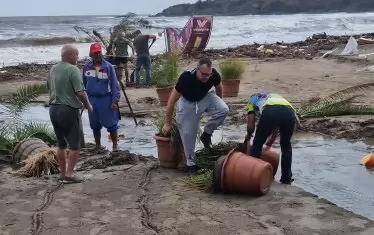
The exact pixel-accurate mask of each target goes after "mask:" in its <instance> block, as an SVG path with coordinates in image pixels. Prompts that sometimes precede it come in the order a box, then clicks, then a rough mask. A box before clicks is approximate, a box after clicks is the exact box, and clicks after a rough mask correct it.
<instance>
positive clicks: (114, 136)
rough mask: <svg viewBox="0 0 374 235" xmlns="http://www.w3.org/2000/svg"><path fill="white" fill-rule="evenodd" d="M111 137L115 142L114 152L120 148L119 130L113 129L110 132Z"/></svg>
mask: <svg viewBox="0 0 374 235" xmlns="http://www.w3.org/2000/svg"><path fill="white" fill-rule="evenodd" d="M110 138H111V139H112V143H113V152H115V151H117V150H118V132H117V131H113V132H111V133H110Z"/></svg>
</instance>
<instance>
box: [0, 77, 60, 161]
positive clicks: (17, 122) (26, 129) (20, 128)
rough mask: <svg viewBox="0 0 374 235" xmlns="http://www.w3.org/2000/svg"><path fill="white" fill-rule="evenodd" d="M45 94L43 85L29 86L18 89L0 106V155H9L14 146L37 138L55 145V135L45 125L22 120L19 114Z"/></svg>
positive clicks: (45, 89)
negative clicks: (0, 118)
mask: <svg viewBox="0 0 374 235" xmlns="http://www.w3.org/2000/svg"><path fill="white" fill-rule="evenodd" d="M46 92H47V87H46V85H45V84H31V85H26V86H23V87H21V88H19V89H18V90H17V91H16V93H15V94H13V95H12V96H11V97H9V98H7V102H6V103H5V104H4V105H1V106H0V112H2V114H3V115H2V117H3V118H4V119H3V120H1V121H2V122H1V123H0V154H10V153H11V152H12V150H13V148H14V146H15V145H16V144H17V143H18V142H20V141H22V140H24V139H27V138H31V137H34V138H39V139H41V140H43V141H44V142H46V143H48V144H55V143H56V135H55V133H54V131H53V129H52V128H51V127H50V126H49V125H48V124H47V123H42V122H36V121H25V120H22V119H21V118H20V117H21V115H20V114H21V113H22V112H23V111H25V108H26V107H27V106H28V105H29V104H30V103H31V102H32V101H34V100H35V99H36V98H37V97H39V96H40V95H43V94H45V93H46Z"/></svg>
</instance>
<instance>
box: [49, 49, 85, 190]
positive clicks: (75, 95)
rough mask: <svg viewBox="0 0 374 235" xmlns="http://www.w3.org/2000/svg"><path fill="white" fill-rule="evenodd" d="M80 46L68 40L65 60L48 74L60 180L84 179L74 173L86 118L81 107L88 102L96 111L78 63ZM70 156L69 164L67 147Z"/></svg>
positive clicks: (51, 115) (77, 180) (74, 181)
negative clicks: (81, 111) (82, 120)
mask: <svg viewBox="0 0 374 235" xmlns="http://www.w3.org/2000/svg"><path fill="white" fill-rule="evenodd" d="M78 55H79V52H78V49H77V47H76V46H74V45H71V44H68V45H65V46H63V48H62V50H61V62H60V63H58V64H56V65H54V66H53V67H52V68H51V70H50V72H49V76H48V80H47V87H48V90H49V105H50V109H49V116H50V119H51V122H52V125H53V129H54V131H55V133H56V137H57V147H58V149H57V157H58V162H59V166H60V172H61V173H60V177H59V181H60V182H63V183H80V182H82V180H83V179H81V178H79V177H77V176H75V175H73V174H74V167H75V165H76V163H77V161H78V157H79V152H80V148H81V146H80V145H81V137H82V136H81V133H80V130H81V129H82V126H81V125H82V122H81V115H80V110H81V109H82V106H84V107H85V108H86V109H87V110H88V112H92V106H91V104H90V102H89V101H88V98H87V94H86V92H85V89H84V86H83V81H82V75H81V72H80V70H79V69H78V67H77V66H76V64H77V62H78ZM67 148H69V159H68V164H67V165H66V151H65V150H66V149H67Z"/></svg>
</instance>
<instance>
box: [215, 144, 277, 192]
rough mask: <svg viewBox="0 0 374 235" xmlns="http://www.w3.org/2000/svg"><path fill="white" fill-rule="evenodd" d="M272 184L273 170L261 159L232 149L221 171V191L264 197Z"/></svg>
mask: <svg viewBox="0 0 374 235" xmlns="http://www.w3.org/2000/svg"><path fill="white" fill-rule="evenodd" d="M272 182H273V168H272V167H271V165H270V164H269V163H267V162H265V161H263V160H261V159H258V158H253V157H250V156H248V155H246V154H245V153H241V152H239V151H236V149H233V150H231V151H230V152H229V154H228V155H227V156H226V159H225V161H224V162H223V165H222V171H221V191H222V192H232V193H234V192H235V193H250V194H256V195H265V194H266V193H267V192H268V191H269V189H270V186H271V184H272Z"/></svg>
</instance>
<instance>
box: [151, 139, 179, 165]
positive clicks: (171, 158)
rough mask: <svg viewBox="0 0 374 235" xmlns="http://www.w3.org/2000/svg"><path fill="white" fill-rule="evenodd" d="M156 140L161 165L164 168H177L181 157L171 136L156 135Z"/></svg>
mask: <svg viewBox="0 0 374 235" xmlns="http://www.w3.org/2000/svg"><path fill="white" fill-rule="evenodd" d="M153 138H154V139H155V140H156V145H157V154H158V160H159V162H160V166H161V167H164V168H177V166H178V164H179V161H180V157H178V156H177V155H178V151H177V150H176V149H174V148H173V145H172V142H171V138H167V137H161V136H158V135H154V136H153Z"/></svg>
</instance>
